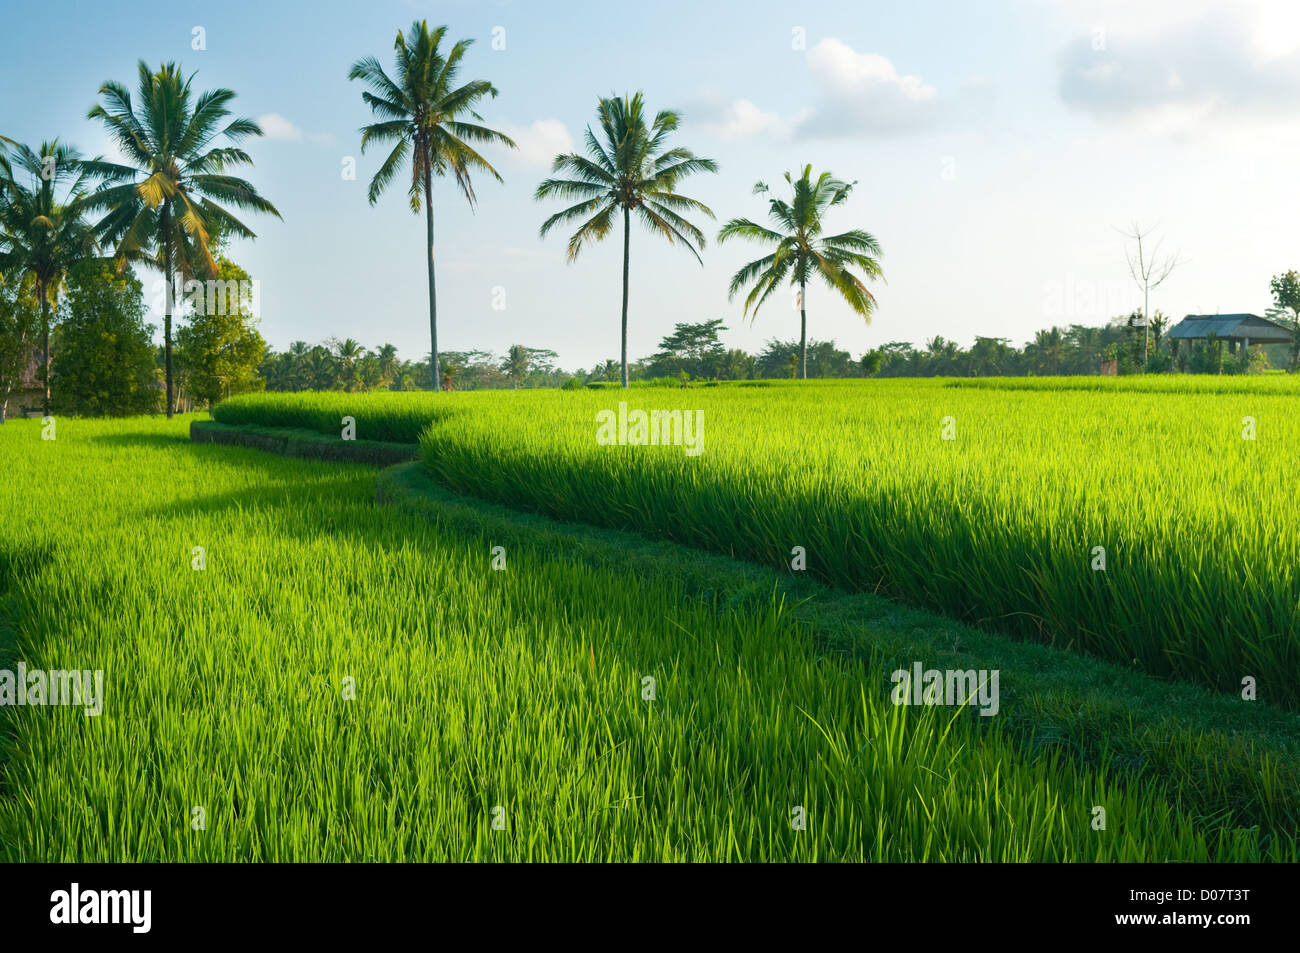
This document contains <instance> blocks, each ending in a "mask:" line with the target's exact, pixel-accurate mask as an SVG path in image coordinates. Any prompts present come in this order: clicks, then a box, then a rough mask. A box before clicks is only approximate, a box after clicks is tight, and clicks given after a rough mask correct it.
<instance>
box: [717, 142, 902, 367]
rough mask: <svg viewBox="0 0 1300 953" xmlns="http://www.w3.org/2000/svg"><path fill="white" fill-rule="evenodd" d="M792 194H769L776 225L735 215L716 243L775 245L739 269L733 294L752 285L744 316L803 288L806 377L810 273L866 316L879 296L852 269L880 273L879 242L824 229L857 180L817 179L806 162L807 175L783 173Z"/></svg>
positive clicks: (761, 187) (759, 188)
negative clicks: (785, 291)
mask: <svg viewBox="0 0 1300 953" xmlns="http://www.w3.org/2000/svg"><path fill="white" fill-rule="evenodd" d="M785 180H786V182H788V183H789V184H790V187H791V189H792V191H793V195H792V196H791V199H790V201H789V202H786V201H784V200H783V199H776V198H773V199H769V200H768V210H767V217H768V219H769V220H770V221H771V223H772V224H773V225H774V226H775V228H766V227H764V226H762V225H759V224H756V223H755V222H751V221H750V220H749V219H747V218H733V219H732V220H731V221H729V222H728V223H727V224H726V225H724V226H723V228H722V231H721V232H719V233H718V243H719V244H722V243H723V242H726V241H728V240H730V239H732V238H744V239H748V240H749V241H754V242H760V243H764V244H770V245H774V246H775V249H774V250H773V252H772V254H770V255H767V256H766V257H764V258H759V259H758V260H757V261H751V262H750V263H749V264H748V265H746V266H745V267H744V268H741V269H740V270H739V271H737V272H736V274H735V276H734V277H732V279H731V288H730V296H731V297H732V298H734V297H735V296H736V295H737V294H738V293H739V292H740V291H742V290H743V289H744V288H745V286H746V285H750V284H752V285H753V288H752V290H751V291H750V292H749V296H748V297H747V298H746V299H745V316H746V317H748V316H749V309H750V308H751V307H752V308H753V309H754V317H757V316H758V309H759V308H760V307H762V305H763V302H764V301H766V300H767V299H768V296H769V295H771V294H772V292H773V291H775V290H776V289H777V288H778V287H780V286H781V285H783V284H787V283H788V284H790V285H793V286H797V287H798V288H799V296H798V298H797V299H796V301H797V303H798V305H799V376H800V377H802V378H807V376H808V311H807V288H808V280H809V279H810V278H814V277H819V278H821V279H822V280H823V281H824V282H825V283H826V284H827V285H829V286H830V287H831V288H833V289H834V290H835V291H837V292H839V294H840V296H841V297H843V298H844V300H845V301H847V302H848V304H849V307H851V308H852V309H853V310H854V311H856V312H857V313H858V314H860V315H862V317H863V318H864V319H866V320H867V321H870V320H871V313H872V311H873V310H874V309H875V306H876V299H875V298H874V297H873V296H872V294H871V292H870V291H868V290H867V286H866V285H865V284H864V283H863V281H862V279H860V278H858V277H857V276H856V275H855V274H854V273H853V272H852V271H851V270H850V269H852V268H854V267H856V268H858V269H859V270H861V271H862V273H863V275H864V276H865V277H866V278H867V279H869V280H870V279H875V278H881V277H882V276H881V271H880V262H879V261H877V257H878V256H879V255H880V254H881V251H880V244H879V243H878V242H877V241H876V240H875V238H873V237H872V236H871V235H870V234H869V233H867V232H864V231H863V230H862V229H854V230H852V231H848V232H841V233H840V234H838V235H823V234H822V216H823V215H825V213H826V212H827V211H828V210H830V209H832V208H834V207H835V206H837V205H843V204H844V203H845V202H846V201H848V198H849V193H850V192H851V191H852V190H853V186H854V185H855V184H856V183H853V182H841V181H839V180H838V179H836V178H834V177H833V176H832V175H831V174H830V173H829V172H823V173H822V174H821V175H820V176H818V177H817V179H816V181H813V178H812V166H811V165H807V166H804V169H803V174H802V175H801V176H800V177H799V178H798V179H797V180H796V179H794V178H792V177H791V175H790V173H789V172H787V173H786V174H785ZM769 191H770V190H769V189H768V187H767V186H766V185H765V184H763V183H762V182H759V183H757V184H756V185H755V186H754V194H755V195H763V194H767V193H768V192H769Z"/></svg>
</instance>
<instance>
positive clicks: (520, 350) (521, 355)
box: [501, 344, 528, 390]
mask: <svg viewBox="0 0 1300 953" xmlns="http://www.w3.org/2000/svg"><path fill="white" fill-rule="evenodd" d="M501 370H503V371H505V372H506V376H507V377H509V378H510V380H511V382H512V383H513V384H514V387H515V390H518V389H519V382H520V381H521V380H523V379H524V377H526V376H527V374H528V348H526V347H524V346H523V345H522V344H512V345H510V352H509V353H508V354H507V355H506V359H505V360H504V361H502V362H501Z"/></svg>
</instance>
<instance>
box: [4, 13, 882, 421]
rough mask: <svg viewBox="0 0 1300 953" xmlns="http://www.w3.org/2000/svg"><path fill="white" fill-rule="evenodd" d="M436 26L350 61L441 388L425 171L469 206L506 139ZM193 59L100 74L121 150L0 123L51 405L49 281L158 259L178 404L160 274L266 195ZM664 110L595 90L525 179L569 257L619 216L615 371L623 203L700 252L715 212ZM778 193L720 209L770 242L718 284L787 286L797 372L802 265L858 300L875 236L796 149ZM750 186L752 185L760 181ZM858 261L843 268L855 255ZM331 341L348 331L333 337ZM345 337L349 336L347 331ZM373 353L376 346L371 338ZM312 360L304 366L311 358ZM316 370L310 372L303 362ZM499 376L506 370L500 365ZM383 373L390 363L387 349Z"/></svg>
mask: <svg viewBox="0 0 1300 953" xmlns="http://www.w3.org/2000/svg"><path fill="white" fill-rule="evenodd" d="M446 34H447V28H446V27H437V28H436V29H432V30H431V29H430V28H429V26H428V24H427V23H426V22H423V21H420V22H417V23H414V24H413V25H412V27H411V29H410V31H409V34H404V33H402V32H399V33H398V34H397V40H396V43H395V51H396V56H395V60H396V62H395V69H394V72H393V75H392V76H390V75H389V74H388V73H386V72H385V70H384V68H383V67H382V66H381V64H380V63H379V61H378V60H377V59H375V58H374V57H367V58H364V59H361V60H358V61H357V62H356V63H355V64H354V65H353V66H352V68H351V71H350V72H349V77H350V78H351V79H355V80H360V81H363V82H364V83H365V84H366V87H367V88H366V90H365V91H364V92H363V93H362V99H363V101H364V102H365V103H366V104H367V105H368V106H369V107H370V109H371V111H372V113H373V114H374V117H375V121H374V122H372V123H370V124H368V125H366V126H364V127H363V128H362V130H361V148H362V151H363V152H364V151H365V150H366V149H367V148H369V147H370V146H372V145H383V146H384V147H386V148H387V147H391V148H389V149H388V152H387V155H386V156H385V157H384V159H383V161H382V163H381V164H380V167H379V169H378V171H377V172H376V173H375V174H374V177H373V178H372V179H371V181H370V186H369V200H370V202H371V204H374V203H375V202H377V201H378V199H379V197H380V195H381V194H382V193H383V191H384V190H385V188H386V187H387V186H388V185H389V184H390V183H391V182H392V181H393V180H394V179H395V178H396V177H397V175H398V173H399V172H400V171H401V170H402V169H403V167H407V168H408V170H409V184H408V188H407V197H408V200H409V203H410V206H411V209H412V210H413V211H415V212H417V213H418V212H421V211H422V212H423V213H424V217H425V233H426V244H427V253H428V254H427V268H428V286H429V289H428V290H429V335H430V343H431V372H432V374H431V376H432V383H433V386H434V387H435V388H436V389H437V388H441V386H442V385H443V374H442V373H441V370H442V369H441V368H440V362H439V351H438V326H437V288H436V282H435V269H434V214H433V180H434V178H435V177H444V176H451V177H452V179H453V180H454V182H455V186H456V189H457V191H459V192H460V193H461V195H463V196H464V198H465V200H466V201H467V202H468V203H469V204H470V206H471V207H472V206H473V205H474V204H475V202H476V194H475V191H474V184H473V176H474V174H475V173H482V174H486V175H489V176H491V177H492V178H494V179H496V180H497V181H501V176H500V174H499V173H498V172H497V170H496V169H495V168H494V167H493V166H492V164H491V163H490V162H489V161H488V160H487V159H486V158H485V157H484V156H483V155H481V154H480V152H479V151H478V148H479V147H481V146H483V145H495V146H504V147H507V148H514V147H515V143H514V142H513V141H512V140H511V139H510V138H509V137H508V136H506V135H505V134H504V133H501V132H498V131H496V130H493V129H490V128H488V127H487V126H485V125H484V124H483V119H482V117H481V116H480V115H479V113H478V112H477V109H478V108H479V106H480V104H481V103H482V102H483V100H485V99H488V98H493V97H495V96H496V95H497V89H496V87H494V86H493V85H492V84H491V83H489V82H487V81H485V80H471V81H468V82H464V83H461V82H459V80H458V76H459V72H460V68H461V66H462V61H463V59H464V57H465V54H466V51H467V50H468V49H469V47H470V45H471V43H472V41H471V40H459V41H457V42H455V43H454V44H451V45H450V47H446V46H445V45H444V41H445V40H446ZM193 78H194V75H193V74H190V75H189V76H186V75H185V74H184V73H183V72H182V71H181V69H180V67H179V66H178V65H177V64H175V63H164V64H163V65H162V66H161V67H160V68H158V69H157V70H154V69H151V68H150V67H149V66H148V65H147V64H146V63H144V62H141V63H140V64H139V66H138V83H137V89H136V93H135V95H134V96H133V95H132V93H131V91H130V90H128V89H127V88H126V87H125V86H124V85H122V84H121V83H118V82H115V81H109V82H106V83H104V84H103V85H102V86H101V87H100V88H99V93H98V94H99V97H100V101H99V102H98V103H96V104H95V105H94V106H93V107H92V108H91V109H90V111H89V113H88V118H91V119H95V120H98V121H99V122H101V123H102V124H103V126H104V128H105V129H106V131H107V132H108V134H109V136H110V138H111V140H112V141H113V143H114V144H115V146H116V147H117V149H118V150H119V152H120V153H121V155H122V157H123V161H121V162H110V161H107V160H105V159H104V158H103V157H100V156H96V157H94V158H85V157H83V156H82V155H81V154H80V153H78V152H77V150H76V149H74V148H72V147H71V146H68V145H64V144H62V143H60V142H58V141H57V140H55V141H53V142H46V143H43V144H42V145H41V146H40V147H39V148H37V149H33V148H30V147H28V146H25V145H22V144H20V143H17V142H15V141H13V140H10V139H6V138H4V137H0V280H17V281H18V282H19V283H20V284H21V285H22V287H23V288H24V289H27V290H29V291H30V293H31V294H33V295H34V296H35V298H36V300H37V301H38V303H39V309H40V315H41V318H40V321H41V327H40V339H41V342H40V350H41V364H42V376H43V378H44V382H45V391H46V392H45V409H46V413H48V412H49V404H50V399H49V398H50V395H49V379H50V374H49V367H50V359H49V334H50V325H51V320H52V318H51V316H52V313H54V312H55V310H56V308H57V302H58V298H59V295H60V293H61V291H62V290H63V288H64V279H65V276H66V274H67V271H68V269H69V267H70V266H71V265H72V264H73V263H75V262H77V261H79V260H82V259H85V258H87V257H91V256H95V255H103V256H105V257H111V258H112V259H113V260H114V261H115V262H116V264H117V267H118V268H119V269H120V268H125V267H127V266H128V265H143V266H145V267H148V268H152V269H155V270H157V271H158V272H160V273H161V275H162V277H163V281H164V284H165V287H166V289H167V293H166V295H165V296H164V308H163V363H164V368H165V387H166V409H167V415H168V416H169V417H170V416H171V415H172V414H173V413H174V412H175V408H176V382H175V373H174V368H173V359H172V347H173V333H172V319H173V311H174V305H175V299H176V297H177V295H176V293H175V291H176V289H177V288H178V287H180V286H182V285H183V284H184V283H185V282H188V281H191V280H194V279H198V280H200V281H201V280H204V279H212V278H216V276H217V264H216V262H215V261H214V257H213V250H214V247H215V246H216V244H217V243H218V242H219V241H220V240H221V239H225V238H230V237H238V238H253V237H255V235H254V232H253V230H252V229H251V228H250V227H249V226H248V225H247V224H245V222H244V221H242V220H241V219H240V218H239V217H237V215H236V211H238V212H240V213H241V214H242V213H244V212H259V213H264V214H268V215H274V216H275V217H277V218H279V217H280V213H279V212H278V211H277V210H276V208H275V206H274V205H272V204H271V203H270V202H269V201H268V200H267V199H265V198H263V197H262V196H261V195H259V194H258V192H257V190H256V189H255V188H254V187H253V186H252V185H251V184H250V183H249V182H248V181H246V180H245V179H242V178H239V177H238V176H236V175H235V174H233V172H234V171H235V170H237V169H239V168H240V167H242V166H251V165H252V158H251V157H250V156H249V154H248V153H247V152H245V151H244V149H243V148H242V144H243V143H244V142H245V141H246V140H247V139H249V138H253V137H257V136H260V135H262V130H261V129H260V128H259V126H258V125H257V123H255V122H254V121H253V120H251V119H247V118H235V117H232V115H231V110H230V108H229V106H230V103H231V101H232V100H233V99H234V98H235V94H234V93H233V92H232V91H231V90H229V89H215V90H209V91H207V92H203V93H198V92H196V91H195V90H194V89H192V82H193ZM680 122H681V120H680V117H679V116H678V114H677V113H675V112H672V111H670V110H663V111H660V112H658V113H656V114H655V115H654V116H653V117H651V116H650V115H649V113H648V112H647V110H646V106H645V102H644V98H643V96H642V94H641V93H639V92H638V93H636V94H634V95H629V96H622V97H609V98H602V99H601V100H600V101H599V104H598V106H597V126H598V128H599V135H597V133H596V132H594V131H593V130H592V128H591V127H588V128H587V130H586V136H585V149H584V152H583V153H581V154H579V153H571V154H567V155H561V156H557V157H556V159H555V161H554V163H553V167H552V172H551V175H552V177H551V178H548V179H546V180H545V181H544V182H542V183H541V185H540V186H538V188H537V191H536V198H537V199H539V200H545V199H564V200H569V201H573V202H574V203H575V204H571V205H569V206H568V207H566V208H564V209H563V210H561V211H559V212H556V213H555V214H553V215H551V216H550V217H549V218H547V219H546V220H545V221H544V222H543V223H542V226H541V235H542V236H543V237H545V236H546V234H547V233H548V232H550V231H551V229H553V228H555V227H556V226H559V225H566V224H572V223H578V227H577V230H576V231H575V232H573V234H572V235H571V236H570V238H569V242H568V257H569V259H570V260H571V261H572V260H574V259H576V258H577V257H578V254H579V253H580V252H581V251H582V249H583V248H585V247H587V246H588V245H589V244H590V243H592V242H595V241H599V240H601V239H603V238H605V237H606V236H607V235H608V234H610V232H611V231H613V230H614V229H615V228H616V227H617V226H618V225H619V224H620V221H621V225H622V233H623V301H622V317H621V322H622V358H621V364H620V370H621V379H622V383H623V385H624V386H626V385H627V383H628V371H627V366H628V362H627V323H628V295H629V261H630V242H631V224H632V219H634V218H635V219H636V220H637V221H639V222H640V223H641V224H642V225H644V226H645V227H647V228H648V229H650V231H651V232H653V233H655V234H658V235H660V236H661V237H663V238H664V239H666V240H667V241H668V242H670V243H673V244H680V245H682V246H683V247H684V248H686V249H687V250H688V251H690V253H691V254H692V255H693V256H694V257H695V259H696V261H697V262H701V263H702V258H701V257H700V251H701V250H703V248H704V245H705V236H704V233H703V231H701V230H700V228H698V227H697V226H696V225H695V224H693V223H692V222H691V221H690V219H689V218H688V216H692V215H695V214H699V215H704V216H707V217H709V218H713V217H714V215H713V212H712V211H711V210H710V209H709V208H708V207H707V206H706V205H704V204H703V203H701V202H699V201H697V200H695V199H692V198H690V197H688V196H686V195H684V194H682V192H681V191H680V190H679V186H680V185H681V183H682V182H683V181H684V180H685V179H687V178H688V177H690V176H693V175H698V174H701V173H714V172H717V169H718V167H717V163H716V162H714V161H713V160H712V159H706V158H701V157H699V156H696V155H695V154H694V153H693V152H691V151H690V150H689V149H686V148H684V147H682V146H680V145H675V144H673V142H672V139H673V136H674V134H675V133H676V132H677V130H678V127H679V125H680ZM785 178H786V181H787V183H788V184H789V186H790V189H791V196H790V198H789V199H788V200H787V199H779V198H771V199H770V200H769V204H768V219H769V225H766V226H765V225H760V224H757V223H755V222H753V221H750V220H749V219H743V218H737V219H733V220H731V221H729V222H727V223H726V225H725V226H724V227H723V228H722V230H721V232H720V233H719V235H718V240H719V242H726V241H728V240H731V239H744V240H747V241H753V242H757V243H760V244H765V245H767V246H769V253H768V254H767V255H765V256H764V257H762V258H759V259H757V260H756V261H753V262H750V263H749V264H747V265H746V266H745V267H744V268H742V269H740V270H739V271H738V272H737V273H736V275H735V276H734V278H733V279H732V282H731V286H730V294H731V296H732V297H733V298H734V297H735V296H736V295H737V294H739V293H741V292H742V291H743V290H744V289H745V288H747V287H748V288H750V291H749V293H748V295H747V297H746V298H745V315H746V316H749V315H750V314H751V312H752V313H753V315H755V316H756V315H757V313H758V310H759V308H760V307H761V306H762V305H763V304H764V302H766V301H767V300H768V299H769V298H770V297H771V295H772V294H773V293H774V292H775V291H777V289H778V288H780V287H782V286H786V285H788V286H790V287H791V288H793V289H797V291H798V297H797V298H796V299H795V300H796V303H797V304H798V307H799V310H800V326H801V332H800V340H801V345H800V348H801V359H800V367H801V374H802V376H806V374H807V359H806V341H807V313H806V310H805V308H804V294H805V292H806V288H807V285H808V283H809V282H810V281H814V280H820V281H821V282H823V283H824V284H826V285H827V286H829V287H830V288H832V289H834V290H835V291H836V292H837V293H838V294H839V295H841V296H842V297H843V298H844V300H845V301H847V302H848V304H849V305H850V307H852V308H853V309H854V311H856V312H857V313H858V314H860V315H862V316H863V317H864V318H868V319H869V317H870V315H871V313H872V310H873V308H874V305H875V299H874V298H873V297H872V295H871V292H870V291H869V290H868V289H867V286H866V283H865V282H864V280H863V279H864V278H865V279H866V280H873V279H877V278H879V277H880V265H879V262H878V257H879V255H880V246H879V244H878V243H877V242H876V240H875V239H874V238H873V237H872V236H871V235H870V234H868V233H867V232H865V231H862V230H860V229H855V230H852V231H847V232H842V233H840V234H837V235H825V234H823V227H822V219H823V215H824V214H825V213H826V212H827V211H828V210H829V209H832V208H834V207H836V206H838V205H842V204H843V203H844V202H845V201H846V200H847V199H848V197H849V194H850V192H851V190H852V187H853V186H852V183H845V182H842V181H839V180H837V179H835V178H834V177H833V176H831V175H830V173H822V174H821V175H820V176H817V177H815V178H814V176H813V174H812V168H811V166H808V167H805V168H804V169H803V171H802V174H801V175H800V176H799V177H797V178H795V177H792V176H791V175H790V174H789V173H787V174H786V177H785ZM755 191H756V192H759V193H766V192H767V191H768V189H767V187H766V186H765V185H763V184H762V183H759V184H758V185H757V186H755ZM855 269H856V270H857V271H858V272H860V273H861V275H862V276H863V277H861V278H860V277H858V275H857V274H855V271H854V270H855ZM342 343H343V344H344V345H346V344H347V343H348V342H342ZM351 343H352V344H353V345H355V346H356V347H357V348H359V347H360V346H359V345H356V342H351ZM299 345H301V348H300V351H299V353H294V352H293V351H292V350H291V352H290V354H289V356H288V357H287V358H284V356H283V355H281V357H282V358H284V360H283V362H282V363H281V364H277V365H276V366H275V367H274V368H272V371H273V373H283V374H285V375H290V376H293V377H294V378H295V379H307V380H312V381H317V380H323V379H324V376H325V362H326V358H328V359H329V361H331V362H334V363H335V364H337V365H338V366H339V368H341V370H338V373H339V374H342V375H344V376H343V378H342V380H343V385H344V386H350V385H357V386H360V385H361V384H362V380H361V379H360V378H358V377H357V375H358V374H360V373H362V372H361V371H359V370H358V368H370V369H372V370H373V369H375V368H376V367H377V364H376V365H371V364H369V363H367V361H366V358H365V355H364V354H361V353H350V352H349V353H343V351H347V350H348V349H347V348H344V349H343V351H340V349H339V348H338V347H333V348H331V347H318V348H308V347H307V346H306V345H305V344H303V342H297V344H295V347H298V346H299ZM375 360H376V362H377V363H378V364H382V363H384V359H383V358H381V357H379V356H378V355H376V358H375ZM312 361H315V363H316V367H315V370H310V369H309V367H310V365H311V362H312ZM316 371H319V374H318V373H316ZM514 371H515V373H514V378H515V379H516V380H517V379H518V378H519V376H520V375H519V374H518V369H517V368H515V369H514ZM376 373H380V374H381V376H382V375H383V374H392V373H394V371H393V368H392V356H391V355H390V358H389V361H388V365H387V366H386V369H385V370H383V371H376Z"/></svg>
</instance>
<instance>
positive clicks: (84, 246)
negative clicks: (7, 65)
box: [0, 136, 95, 416]
mask: <svg viewBox="0 0 1300 953" xmlns="http://www.w3.org/2000/svg"><path fill="white" fill-rule="evenodd" d="M0 140H3V142H6V143H8V144H9V145H10V146H11V147H12V149H13V158H12V159H10V158H8V157H7V156H6V155H5V154H4V153H3V152H0V273H4V272H11V273H13V274H16V275H18V276H19V277H20V279H21V280H26V281H30V282H31V286H32V287H33V289H34V290H35V292H36V300H37V302H38V303H39V305H40V309H41V377H42V378H43V383H44V387H45V398H44V402H43V406H44V411H45V414H46V415H47V416H48V415H49V413H50V311H51V309H52V308H54V307H56V306H57V305H58V299H59V292H60V291H61V290H62V288H63V280H64V276H65V275H66V274H67V270H68V268H69V267H71V266H72V265H73V264H75V263H76V262H78V261H81V260H82V259H85V258H89V257H90V256H92V255H93V254H94V253H95V234H94V231H93V230H92V229H91V228H90V226H89V225H88V224H86V221H85V219H84V218H83V212H84V208H85V202H86V172H85V169H84V168H83V166H84V163H83V160H82V159H81V154H80V153H79V152H77V150H76V149H74V148H72V147H71V146H65V145H61V144H60V143H59V141H58V140H57V139H55V140H54V141H53V142H43V143H41V147H40V150H39V152H36V151H33V150H32V149H31V148H29V147H28V146H25V145H22V144H21V143H17V142H14V141H13V140H12V139H9V138H7V137H5V136H0ZM15 166H17V168H19V169H21V170H22V171H23V172H26V173H28V174H29V175H30V176H31V184H30V186H28V185H25V184H23V183H21V182H19V181H18V178H16V177H15V174H14V167H15ZM65 182H66V183H67V188H66V189H65V190H64V192H63V195H62V196H60V195H59V186H60V185H61V184H62V183H65Z"/></svg>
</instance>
